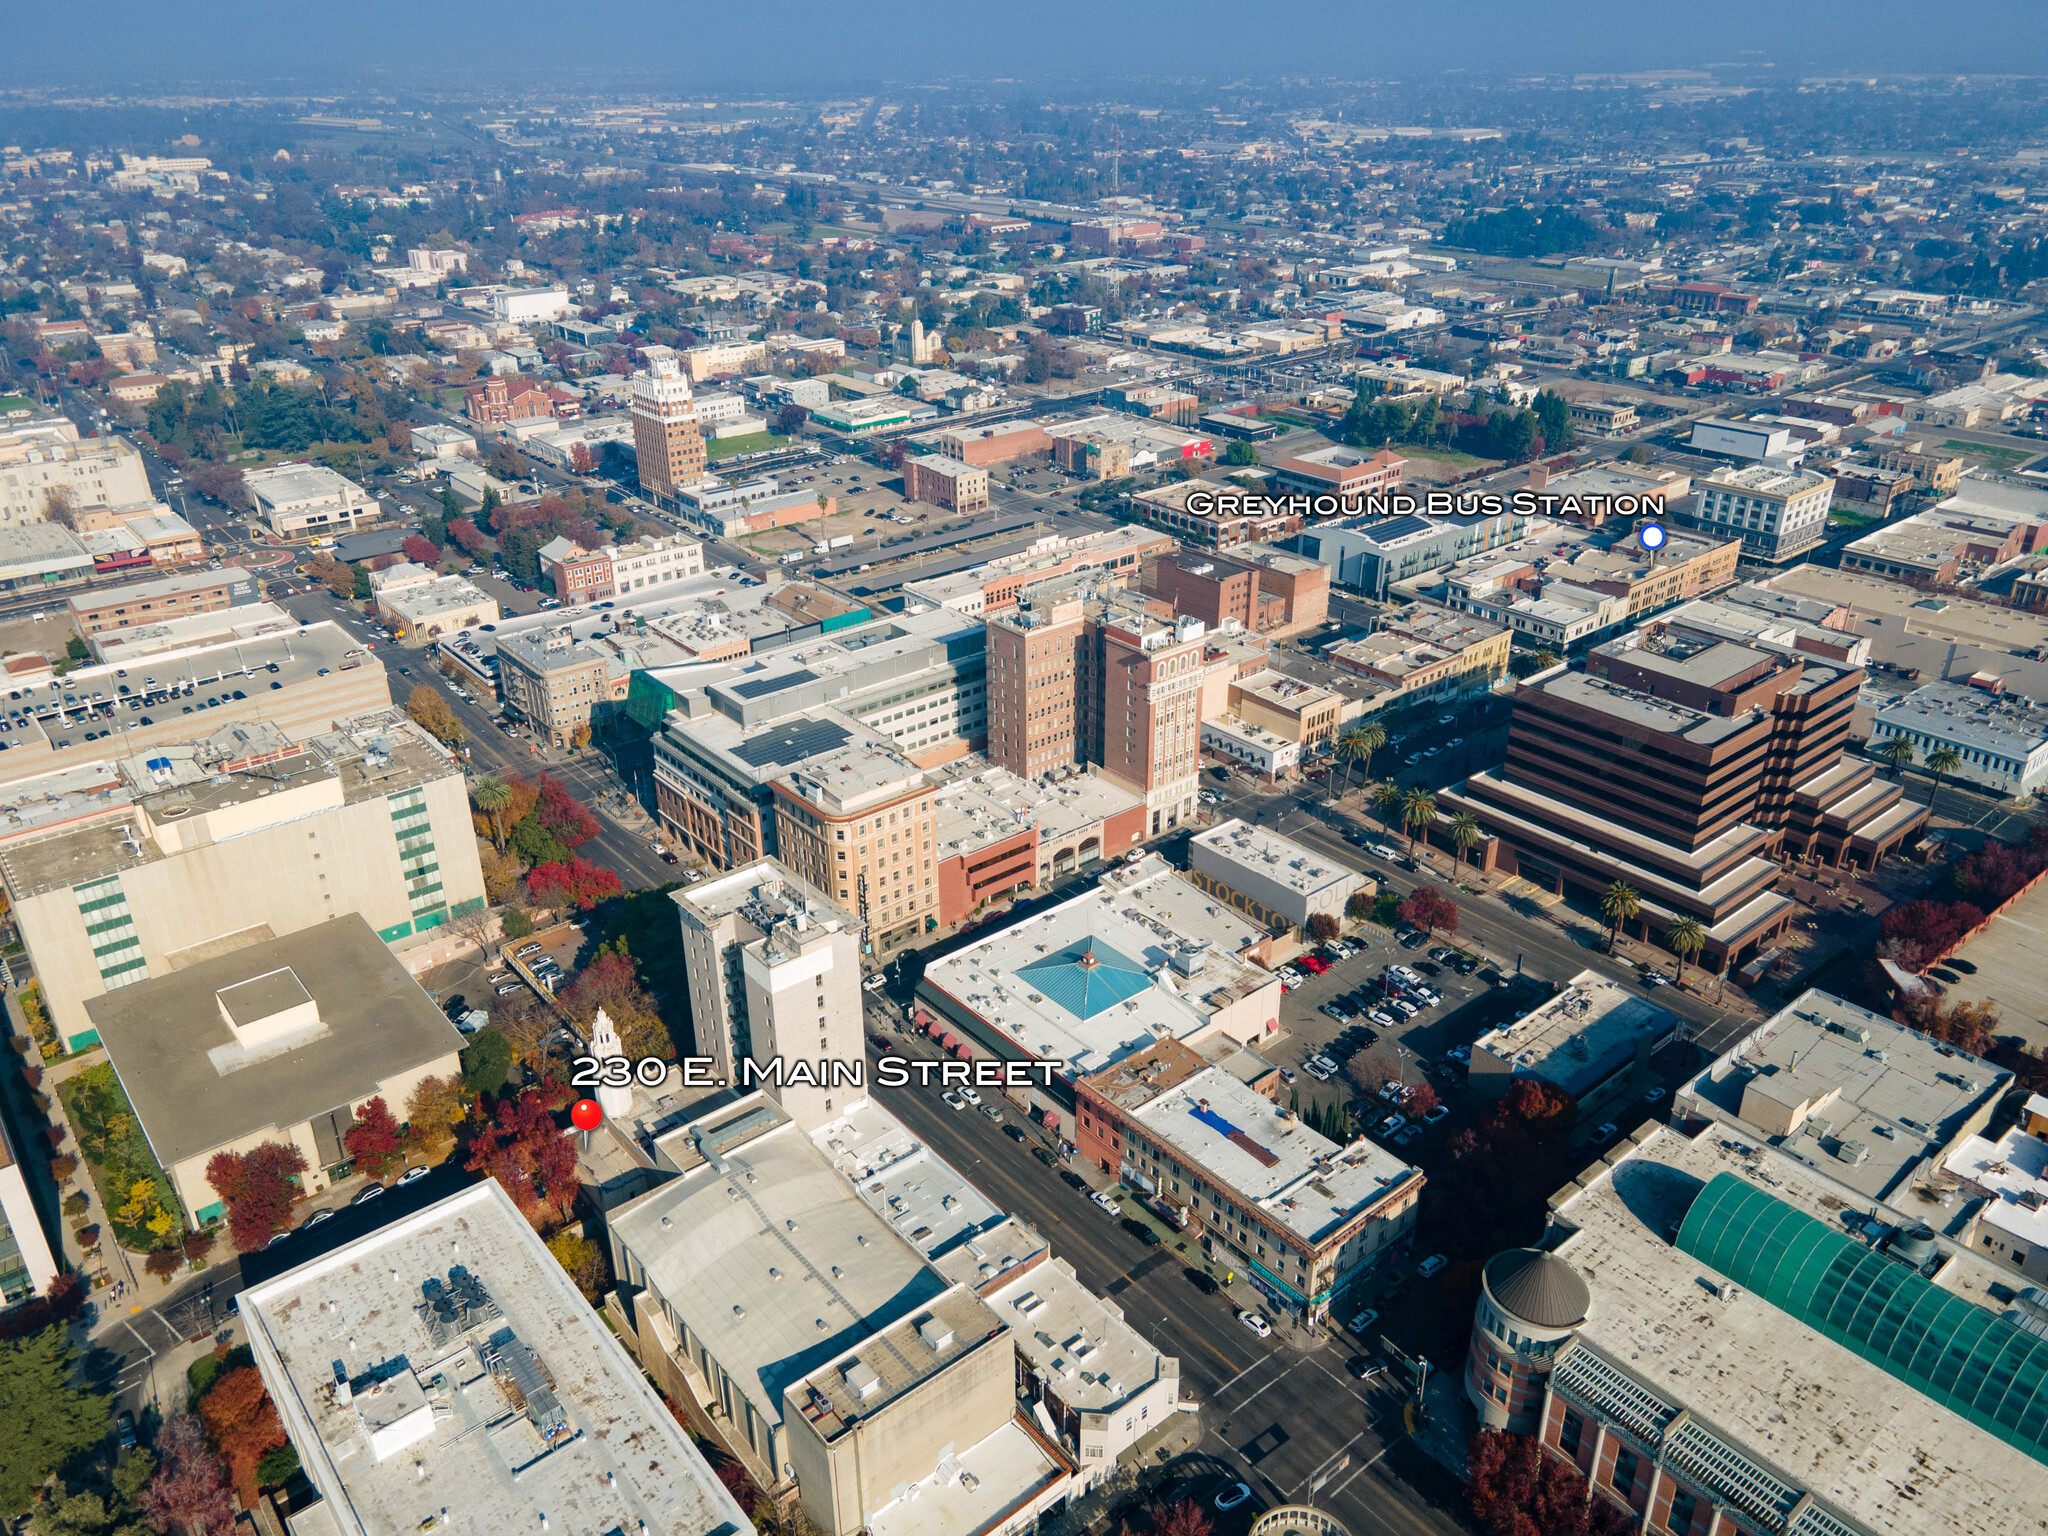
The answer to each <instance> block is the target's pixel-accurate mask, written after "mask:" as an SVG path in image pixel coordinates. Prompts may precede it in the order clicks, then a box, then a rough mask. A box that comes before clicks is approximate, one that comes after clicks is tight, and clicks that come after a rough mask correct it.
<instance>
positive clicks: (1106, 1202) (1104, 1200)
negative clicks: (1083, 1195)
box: [1088, 1189, 1120, 1216]
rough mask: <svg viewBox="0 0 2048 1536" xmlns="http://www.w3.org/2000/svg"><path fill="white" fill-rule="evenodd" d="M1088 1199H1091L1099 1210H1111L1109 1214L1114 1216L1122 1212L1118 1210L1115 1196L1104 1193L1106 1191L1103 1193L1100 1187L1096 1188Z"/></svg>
mask: <svg viewBox="0 0 2048 1536" xmlns="http://www.w3.org/2000/svg"><path fill="white" fill-rule="evenodd" d="M1088 1199H1089V1200H1090V1201H1091V1202H1092V1203H1093V1204H1094V1205H1095V1206H1096V1208H1097V1209H1099V1210H1104V1211H1107V1212H1109V1214H1110V1215H1112V1216H1115V1215H1118V1214H1120V1213H1119V1211H1118V1209H1117V1203H1116V1201H1115V1199H1114V1198H1112V1197H1111V1196H1109V1195H1106V1194H1104V1193H1103V1192H1102V1191H1101V1190H1099V1189H1098V1190H1096V1191H1095V1192H1094V1193H1093V1194H1091V1195H1090V1196H1089V1197H1088Z"/></svg>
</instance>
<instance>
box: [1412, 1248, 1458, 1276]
mask: <svg viewBox="0 0 2048 1536" xmlns="http://www.w3.org/2000/svg"><path fill="white" fill-rule="evenodd" d="M1449 1262H1450V1261H1449V1260H1448V1259H1446V1258H1445V1257H1444V1256H1443V1255H1442V1254H1440V1253H1432V1254H1431V1255H1430V1256H1429V1257H1428V1258H1426V1259H1424V1260H1423V1261H1422V1262H1421V1263H1420V1264H1418V1265H1416V1266H1415V1273H1416V1274H1418V1275H1420V1276H1421V1277H1422V1278H1423V1279H1425V1280H1427V1279H1428V1278H1429V1277H1430V1276H1432V1275H1435V1274H1439V1273H1441V1272H1442V1270H1443V1267H1444V1265H1446V1264H1447V1263H1449Z"/></svg>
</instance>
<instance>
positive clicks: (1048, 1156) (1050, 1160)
mask: <svg viewBox="0 0 2048 1536" xmlns="http://www.w3.org/2000/svg"><path fill="white" fill-rule="evenodd" d="M1031 1155H1032V1156H1033V1157H1035V1158H1037V1159H1038V1160H1039V1161H1040V1162H1041V1163H1043V1164H1045V1166H1046V1167H1048V1168H1057V1167H1059V1165H1060V1160H1059V1159H1058V1158H1056V1157H1054V1156H1053V1155H1052V1153H1051V1152H1050V1151H1048V1150H1047V1149H1046V1148H1044V1147H1033V1148H1032V1149H1031Z"/></svg>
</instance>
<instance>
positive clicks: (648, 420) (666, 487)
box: [628, 347, 709, 512]
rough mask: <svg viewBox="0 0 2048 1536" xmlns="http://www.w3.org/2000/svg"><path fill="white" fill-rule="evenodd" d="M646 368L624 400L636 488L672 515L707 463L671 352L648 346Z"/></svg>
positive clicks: (684, 379)
mask: <svg viewBox="0 0 2048 1536" xmlns="http://www.w3.org/2000/svg"><path fill="white" fill-rule="evenodd" d="M644 355H645V357H646V359H647V367H646V369H645V370H644V371H642V372H639V373H636V374H634V375H633V378H632V381H631V383H630V385H629V386H628V399H629V402H630V410H631V414H632V417H633V450H634V454H635V456H636V458H637V461H638V464H639V476H640V489H641V491H642V492H643V493H644V494H646V495H647V496H648V497H650V498H651V499H652V500H653V501H654V503H655V505H657V506H659V507H661V508H663V509H664V510H666V511H670V512H673V511H676V510H677V506H678V504H677V501H676V493H677V492H678V491H679V490H681V489H682V488H683V487H685V486H691V485H695V484H696V483H697V482H698V481H700V480H702V479H703V478H704V472H705V469H706V467H707V465H708V463H709V459H708V456H707V454H706V452H705V448H704V433H703V429H702V428H701V427H699V426H698V424H697V410H696V405H695V403H694V401H693V400H692V398H691V394H690V379H691V377H692V375H691V374H689V373H686V372H685V371H684V369H683V366H682V364H681V363H680V362H679V361H678V360H677V358H676V354H675V352H674V351H673V350H671V349H670V348H667V347H649V348H648V349H647V350H646V352H645V354H644Z"/></svg>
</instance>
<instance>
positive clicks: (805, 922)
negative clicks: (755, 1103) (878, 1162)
mask: <svg viewBox="0 0 2048 1536" xmlns="http://www.w3.org/2000/svg"><path fill="white" fill-rule="evenodd" d="M671 899H672V900H673V901H674V902H675V904H676V913H677V920H678V922H679V923H680V924H681V934H682V945H683V964H684V969H685V972H686V974H687V975H688V977H689V985H690V1017H691V1019H692V1021H693V1022H694V1027H695V1029H696V1035H697V1040H696V1045H697V1051H698V1053H699V1054H700V1055H706V1056H709V1057H711V1058H712V1061H713V1064H714V1070H713V1072H712V1076H713V1077H715V1078H717V1079H719V1080H721V1081H723V1082H726V1083H738V1084H741V1085H742V1086H744V1087H747V1088H754V1087H761V1088H764V1089H765V1091H766V1092H767V1094H768V1096H769V1097H770V1098H771V1099H773V1100H774V1101H775V1102H776V1103H777V1104H779V1105H781V1106H782V1109H783V1111H784V1113H786V1114H788V1115H789V1116H790V1117H791V1118H792V1119H794V1120H795V1121H797V1123H798V1124H799V1125H801V1126H802V1127H803V1128H804V1129H805V1130H806V1131H809V1130H813V1129H815V1128H816V1127H818V1126H820V1125H823V1124H824V1123H825V1122H826V1121H828V1120H830V1119H831V1118H832V1116H833V1115H835V1114H843V1113H845V1111H846V1108H847V1106H848V1105H850V1104H853V1103H857V1102H859V1101H860V1100H862V1099H864V1098H865V1097H866V1096H867V1095H866V1090H865V1088H864V1087H863V1086H862V1085H861V1084H860V1083H858V1082H852V1083H849V1082H843V1081H838V1080H836V1077H835V1072H834V1070H833V1069H832V1068H831V1066H830V1064H831V1063H835V1062H836V1063H841V1064H844V1063H847V1062H854V1063H858V1062H859V1061H860V1060H861V1059H862V1056H863V1046H862V1042H861V994H860V948H861V939H862V933H861V927H860V924H859V922H858V921H857V920H856V919H855V918H854V916H853V914H852V913H851V912H849V911H848V910H847V909H846V908H845V907H843V906H841V905H840V904H839V903H837V902H835V901H833V900H832V899H831V898H830V897H828V896H827V895H826V894H825V893H824V891H822V890H821V889H819V888H818V887H817V886H816V885H814V884H812V883H810V882H809V881H806V880H804V879H802V878H801V877H800V876H798V875H797V874H795V873H794V872H793V871H792V870H790V869H789V867H788V866H787V865H785V864H783V863H781V862H780V861H778V860H775V859H762V860H760V861H759V862H758V863H755V864H750V865H748V866H747V867H746V868H744V869H736V870H733V871H731V872H730V873H729V874H724V875H719V876H717V877H715V878H714V879H710V880H705V881H700V882H699V883H698V884H696V885H693V886H689V887H687V888H685V889H683V890H679V891H676V892H673V893H672V896H671ZM778 1060H780V1061H783V1062H786V1063H790V1064H794V1063H797V1062H799V1061H802V1062H808V1063H809V1064H810V1065H811V1067H812V1068H813V1069H814V1071H815V1072H816V1074H817V1076H818V1078H819V1080H818V1081H815V1082H813V1081H802V1082H798V1081H790V1082H784V1081H780V1080H775V1079H773V1078H772V1077H768V1076H764V1077H761V1078H758V1079H756V1080H754V1081H749V1080H748V1078H749V1074H750V1072H752V1071H756V1070H758V1071H760V1072H763V1073H772V1072H773V1070H774V1069H773V1067H772V1065H771V1064H772V1063H774V1062H776V1061H778Z"/></svg>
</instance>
